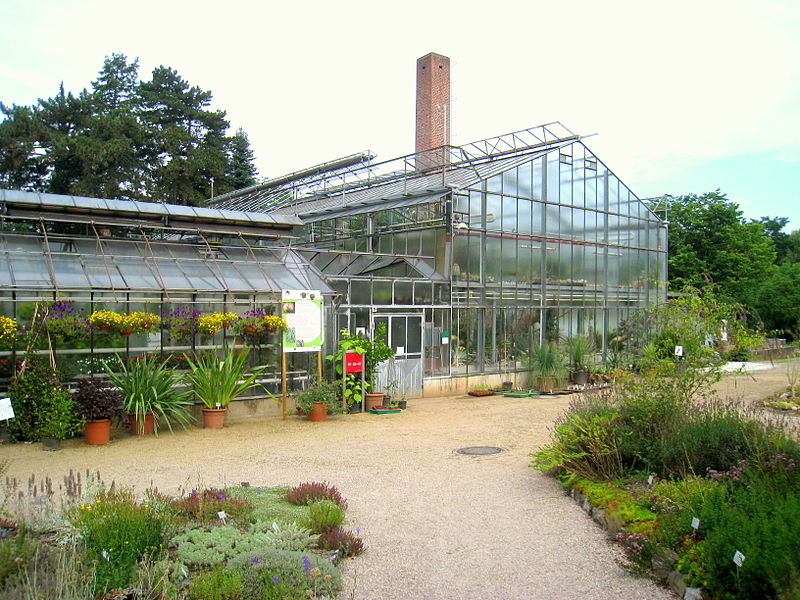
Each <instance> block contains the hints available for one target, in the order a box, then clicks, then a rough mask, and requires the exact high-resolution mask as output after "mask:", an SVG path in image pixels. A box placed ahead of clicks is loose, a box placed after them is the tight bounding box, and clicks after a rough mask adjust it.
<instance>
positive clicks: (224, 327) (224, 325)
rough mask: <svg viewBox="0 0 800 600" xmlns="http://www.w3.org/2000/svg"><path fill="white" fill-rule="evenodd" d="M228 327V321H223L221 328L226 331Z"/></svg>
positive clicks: (229, 324)
mask: <svg viewBox="0 0 800 600" xmlns="http://www.w3.org/2000/svg"><path fill="white" fill-rule="evenodd" d="M230 326H231V322H230V321H223V322H222V328H223V329H227V328H228V327H230Z"/></svg>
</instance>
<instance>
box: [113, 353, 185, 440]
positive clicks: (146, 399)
mask: <svg viewBox="0 0 800 600" xmlns="http://www.w3.org/2000/svg"><path fill="white" fill-rule="evenodd" d="M117 360H118V362H117V364H116V366H117V367H118V368H117V370H114V369H112V368H111V365H109V364H108V363H107V362H105V361H104V362H103V367H104V368H105V370H106V373H108V378H109V379H110V380H111V382H112V383H113V384H114V385H116V386H117V387H118V388H120V389H121V390H122V392H123V394H124V397H123V399H122V405H123V407H124V408H125V410H126V411H128V412H129V413H131V414H133V415H135V416H136V417H137V419H138V420H139V422H140V423H142V422H143V420H144V417H145V415H147V414H148V413H153V416H154V431H155V432H156V433H158V427H159V425H164V426H166V427H167V429H169V430H170V431H172V425H173V424H177V425H180V426H181V427H183V428H184V429H186V427H187V426H188V425H189V424H191V423H192V422H194V419H193V417H192V415H191V414H190V413H189V407H190V406H191V405H192V401H191V399H190V396H189V393H188V392H186V391H184V390H181V389H180V388H179V386H180V380H179V379H178V377H177V376H176V374H175V371H174V369H172V368H171V367H168V366H167V364H166V362H160V361H159V360H158V359H157V358H155V357H152V356H142V357H139V358H136V359H134V360H130V361H124V360H122V359H121V358H120V357H119V356H118V357H117Z"/></svg>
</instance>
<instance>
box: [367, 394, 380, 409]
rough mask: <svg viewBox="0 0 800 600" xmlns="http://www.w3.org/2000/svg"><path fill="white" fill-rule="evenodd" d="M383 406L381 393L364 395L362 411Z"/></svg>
mask: <svg viewBox="0 0 800 600" xmlns="http://www.w3.org/2000/svg"><path fill="white" fill-rule="evenodd" d="M381 404H383V392H367V393H366V394H364V409H365V410H369V409H371V408H375V407H376V406H380V405H381Z"/></svg>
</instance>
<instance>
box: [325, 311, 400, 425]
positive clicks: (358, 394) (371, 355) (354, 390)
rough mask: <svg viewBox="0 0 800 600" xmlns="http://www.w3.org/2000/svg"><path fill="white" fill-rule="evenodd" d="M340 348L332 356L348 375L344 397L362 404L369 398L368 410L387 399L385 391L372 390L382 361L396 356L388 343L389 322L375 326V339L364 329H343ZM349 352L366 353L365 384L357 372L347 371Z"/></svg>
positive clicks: (340, 373) (346, 375)
mask: <svg viewBox="0 0 800 600" xmlns="http://www.w3.org/2000/svg"><path fill="white" fill-rule="evenodd" d="M341 336H342V337H341V339H340V340H339V348H338V349H337V351H336V354H334V355H331V356H328V357H327V358H328V359H329V360H333V361H334V363H335V366H336V373H338V374H339V375H340V376H345V378H346V380H347V381H348V384H347V385H346V386H345V391H344V396H345V401H346V402H347V404H350V405H352V404H355V403H361V400H362V399H364V400H365V405H366V409H367V410H369V409H370V408H374V407H375V406H380V405H381V403H382V402H383V392H369V391H368V390H372V389H374V383H375V381H374V379H375V375H376V372H377V367H378V365H379V364H380V363H382V362H383V361H385V360H388V359H389V358H391V357H392V356H394V350H393V349H392V348H391V346H389V345H388V344H387V343H386V337H387V327H386V323H378V325H377V326H376V327H375V334H374V335H373V337H372V339H370V338H368V337H367V336H366V335H364V334H363V333H361V332H358V333H354V334H353V333H350V332H349V331H348V330H346V329H343V330H342V331H341ZM345 352H358V353H360V354H363V355H364V386H363V389H362V387H361V382H360V381H359V380H358V378H357V377H355V376H354V374H353V373H347V374H345V373H343V372H342V370H343V368H342V359H343V358H344V354H345Z"/></svg>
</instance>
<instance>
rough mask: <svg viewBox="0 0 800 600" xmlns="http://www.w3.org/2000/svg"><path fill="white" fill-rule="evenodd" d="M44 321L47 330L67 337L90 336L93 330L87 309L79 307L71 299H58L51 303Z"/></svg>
mask: <svg viewBox="0 0 800 600" xmlns="http://www.w3.org/2000/svg"><path fill="white" fill-rule="evenodd" d="M43 323H44V327H45V329H47V331H49V332H50V333H52V334H54V335H60V336H63V337H65V338H71V339H74V338H88V337H89V332H90V331H91V326H90V325H89V318H88V317H87V316H86V309H83V308H78V307H77V306H76V305H75V303H74V302H70V301H69V300H57V301H56V302H53V303H52V304H51V305H49V306H48V307H47V309H46V312H45V315H44V319H43Z"/></svg>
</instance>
